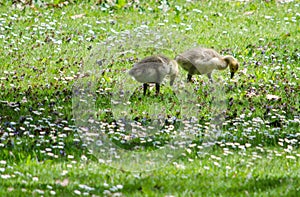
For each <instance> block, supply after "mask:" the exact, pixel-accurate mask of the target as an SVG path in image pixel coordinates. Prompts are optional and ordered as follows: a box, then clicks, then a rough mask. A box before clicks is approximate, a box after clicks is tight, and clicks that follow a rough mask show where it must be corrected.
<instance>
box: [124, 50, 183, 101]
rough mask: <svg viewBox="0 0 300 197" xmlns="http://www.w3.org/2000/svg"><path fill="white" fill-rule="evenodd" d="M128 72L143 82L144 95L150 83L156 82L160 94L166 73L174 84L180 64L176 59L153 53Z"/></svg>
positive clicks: (171, 83) (157, 91)
mask: <svg viewBox="0 0 300 197" xmlns="http://www.w3.org/2000/svg"><path fill="white" fill-rule="evenodd" d="M128 73H129V75H130V76H132V77H133V78H134V79H135V80H136V81H138V82H140V83H143V86H144V95H146V92H147V88H148V83H155V86H156V94H159V91H160V83H161V82H162V81H163V79H164V78H165V76H166V75H169V76H170V85H171V86H172V85H173V83H174V80H175V78H176V76H177V75H178V64H177V62H176V61H175V60H170V59H169V58H167V57H165V56H163V55H153V56H150V57H146V58H144V59H142V60H141V61H139V62H138V63H136V64H134V65H133V68H132V69H130V70H129V72H128Z"/></svg>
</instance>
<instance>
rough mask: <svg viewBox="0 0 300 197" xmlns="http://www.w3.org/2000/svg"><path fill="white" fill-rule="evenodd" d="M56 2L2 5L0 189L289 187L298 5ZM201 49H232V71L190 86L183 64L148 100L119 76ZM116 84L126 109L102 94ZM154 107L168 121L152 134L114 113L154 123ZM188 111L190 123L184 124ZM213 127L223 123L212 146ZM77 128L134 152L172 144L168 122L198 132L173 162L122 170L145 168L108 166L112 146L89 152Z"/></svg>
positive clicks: (294, 140)
mask: <svg viewBox="0 0 300 197" xmlns="http://www.w3.org/2000/svg"><path fill="white" fill-rule="evenodd" d="M38 2H39V3H40V4H39V3H38ZM59 2H60V1H55V2H52V3H50V4H45V3H44V2H42V1H35V4H34V7H30V6H28V5H26V4H23V3H11V2H6V3H0V4H2V5H1V6H0V13H1V14H0V29H1V31H0V46H1V47H0V51H1V57H0V64H1V67H0V137H1V138H0V158H1V159H0V182H1V184H0V195H1V196H31V195H37V196H50V195H57V196H76V195H90V196H92V195H94V196H297V194H298V193H299V192H300V191H299V189H300V188H299V180H300V179H299V157H300V151H299V136H300V134H299V111H300V109H299V103H300V102H299V76H300V70H299V59H300V51H299V46H298V45H299V44H298V41H299V39H300V29H299V20H300V15H299V11H298V10H299V6H300V5H299V3H297V2H296V1H291V2H289V3H282V2H281V1H246V2H239V1H218V0H215V1H187V2H186V1H176V2H168V1H159V2H155V1H148V2H144V1H143V2H140V3H131V4H130V3H127V2H125V1H117V4H115V5H110V4H109V3H104V4H98V3H97V2H95V1H90V2H88V3H83V2H81V1H77V2H75V1H69V4H63V3H59ZM116 32H119V33H116ZM196 45H200V46H206V47H212V48H215V49H216V50H217V51H219V52H220V53H221V54H231V55H234V56H235V57H236V58H237V59H238V60H239V62H240V64H241V67H240V69H239V72H238V73H237V74H236V76H235V78H234V80H228V78H229V71H223V72H215V73H214V76H213V77H214V79H215V80H216V86H212V85H210V84H209V83H208V79H207V77H206V76H194V81H195V82H194V83H193V84H191V85H188V84H186V83H185V82H184V81H185V78H186V73H185V71H183V70H181V71H180V72H181V75H180V77H179V78H178V79H177V80H176V84H175V87H177V89H176V88H171V87H169V86H168V85H167V83H165V84H163V86H162V87H161V91H162V94H161V96H160V97H156V96H155V95H154V89H151V90H150V95H149V96H148V97H143V96H142V89H141V86H140V84H138V83H134V82H133V81H127V80H129V79H127V78H124V76H126V75H125V72H126V71H127V70H128V69H129V68H130V67H131V66H132V64H133V63H134V62H136V61H138V59H141V58H143V57H145V56H147V55H152V54H156V53H162V54H165V55H167V56H169V57H175V56H176V54H178V53H180V52H182V51H184V50H186V49H188V48H190V47H192V46H196ZM1 49H2V50H1ZM94 60H101V62H102V65H101V66H100V64H95V63H94V62H93V61H94ZM124 81H125V82H128V83H124ZM218 81H219V82H220V83H219V82H218ZM91 82H92V83H91ZM181 82H183V83H182V84H183V86H184V88H187V89H188V92H184V91H183V88H180V87H181V86H180V85H182V84H181ZM91 84H92V85H91ZM127 84H132V85H131V86H129V85H127ZM218 85H219V86H218ZM80 87H85V89H87V91H86V92H84V93H83V92H80V91H81V90H80ZM119 90H121V91H122V90H124V92H125V98H126V99H127V100H125V101H130V103H129V104H128V105H124V106H125V107H120V105H116V106H113V105H111V103H110V100H111V97H112V96H113V94H115V93H116V92H118V91H119ZM78 92H79V94H78V95H77V93H78ZM86 93H87V94H86ZM89 93H90V94H91V95H93V96H92V97H89V96H87V95H89ZM119 93H120V94H122V92H119ZM120 94H117V95H116V96H117V97H116V99H119V98H120V97H119V95H120ZM79 96H82V99H81V100H80V99H78V98H79ZM114 98H115V97H114ZM76 99H78V100H76ZM85 99H86V100H87V101H88V102H87V104H83V103H82V100H85ZM218 99H219V100H218ZM122 101H124V100H122ZM216 105H217V106H216ZM155 107H156V108H155ZM163 108H166V110H161V109H163ZM89 109H92V110H89ZM158 110H160V112H161V113H162V115H163V116H162V117H163V118H161V120H162V121H165V125H164V129H163V130H162V132H159V133H155V134H152V133H151V134H152V135H151V136H150V137H149V136H147V135H146V137H145V136H144V135H145V134H139V135H140V136H139V135H138V137H136V136H134V135H131V133H128V132H126V131H123V130H122V124H120V122H118V121H117V120H116V117H120V118H122V115H121V114H122V113H123V112H124V111H127V112H128V111H130V113H129V116H130V117H129V118H128V119H129V120H131V121H132V119H134V120H135V121H136V122H140V123H141V124H142V125H143V126H152V125H151V123H152V121H153V119H155V117H159V113H157V112H158ZM117 114H119V115H117ZM191 116H196V118H197V120H196V121H195V122H192V123H191V122H189V123H187V124H185V125H182V123H181V120H182V119H184V118H185V117H187V118H190V117H191ZM91 117H92V119H93V120H95V122H94V124H86V121H85V120H87V119H89V120H90V118H91ZM78 118H79V119H78ZM81 119H83V120H84V121H82V122H81ZM166 119H167V120H166ZM220 123H222V124H220ZM212 125H217V127H218V128H219V129H221V131H222V132H221V133H220V135H218V136H215V138H213V140H214V141H213V142H214V143H213V145H209V146H208V144H207V135H211V134H212V133H211V132H209V131H210V129H211V126H212ZM80 126H84V127H87V128H90V129H91V128H92V127H93V126H96V127H97V128H98V127H100V128H102V129H103V131H104V132H106V133H108V134H109V135H108V136H109V137H110V138H111V139H112V140H113V141H114V142H115V143H116V144H117V145H118V146H121V147H123V148H127V149H129V150H132V149H134V150H135V151H137V152H138V151H139V150H144V149H143V148H149V150H152V149H158V148H159V147H161V144H165V143H166V144H168V143H171V142H172V140H171V139H173V138H174V137H176V132H174V130H180V129H181V130H182V131H184V132H185V133H188V134H189V135H188V137H191V139H192V140H191V142H189V143H188V144H187V146H186V147H185V148H183V149H180V150H178V151H179V153H180V156H178V157H175V159H173V160H171V162H164V161H165V160H161V161H160V162H161V163H159V165H163V166H164V167H161V168H157V166H156V168H155V169H153V170H152V171H139V172H130V171H126V169H137V170H138V169H140V168H143V167H144V168H146V166H143V165H144V163H138V162H137V163H135V162H129V164H128V165H127V166H125V165H124V166H122V168H123V169H115V168H112V167H110V166H109V165H107V164H105V163H106V162H108V161H107V158H108V157H107V156H109V154H104V153H103V155H101V154H100V156H99V155H97V153H95V150H96V151H97V150H99V148H98V147H96V148H95V149H93V148H94V147H93V146H89V143H90V142H88V141H85V140H86V139H85V138H82V133H81V132H82V130H81V129H82V128H80ZM173 128H175V129H173ZM146 134H148V133H146ZM141 136H142V137H141ZM159 143H161V144H159ZM207 146H208V147H207ZM90 148H92V149H93V151H94V154H91V151H90V150H89V149H90ZM105 148H106V149H105ZM105 148H104V149H105V150H108V149H107V148H108V147H105ZM180 151H181V152H180ZM149 152H150V153H151V151H149ZM179 153H178V154H179ZM104 155H105V156H104ZM125 155H126V154H125ZM175 155H176V154H175ZM102 156H103V157H104V160H101V161H102V162H98V159H99V158H98V157H100V158H102ZM121 156H122V155H121ZM121 158H122V159H124V161H126V162H128V161H130V159H131V158H124V157H121ZM146 158H147V157H146ZM103 162H104V164H103ZM149 166H150V168H151V165H150V164H149Z"/></svg>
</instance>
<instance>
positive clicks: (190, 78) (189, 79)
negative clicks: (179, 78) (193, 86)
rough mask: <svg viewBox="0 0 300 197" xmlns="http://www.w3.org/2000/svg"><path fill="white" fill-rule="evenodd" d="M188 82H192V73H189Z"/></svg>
mask: <svg viewBox="0 0 300 197" xmlns="http://www.w3.org/2000/svg"><path fill="white" fill-rule="evenodd" d="M187 82H192V75H191V74H188V75H187Z"/></svg>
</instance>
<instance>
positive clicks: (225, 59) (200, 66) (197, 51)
mask: <svg viewBox="0 0 300 197" xmlns="http://www.w3.org/2000/svg"><path fill="white" fill-rule="evenodd" d="M175 60H176V61H177V63H178V64H179V65H180V66H181V67H182V68H183V69H184V70H186V71H188V76H187V80H188V81H189V82H190V81H191V79H192V76H193V75H195V74H206V75H207V76H208V78H209V80H210V81H211V82H212V77H211V74H212V71H213V70H215V69H216V70H224V69H226V68H227V67H228V66H229V69H230V73H231V76H230V77H231V79H232V78H233V76H234V73H235V72H236V71H237V70H238V68H239V63H238V61H237V60H236V59H235V58H234V57H232V56H230V55H226V56H221V55H220V54H219V53H217V52H216V51H215V50H213V49H208V48H201V47H197V48H193V49H190V50H187V51H185V52H183V53H182V54H179V55H178V56H177V57H176V58H175Z"/></svg>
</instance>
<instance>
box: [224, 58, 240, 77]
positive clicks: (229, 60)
mask: <svg viewBox="0 0 300 197" xmlns="http://www.w3.org/2000/svg"><path fill="white" fill-rule="evenodd" d="M224 60H225V62H226V63H227V65H228V66H229V69H230V78H231V79H232V78H233V76H234V73H236V71H237V70H238V69H239V63H238V61H237V60H236V59H235V58H234V57H232V56H230V55H227V56H225V57H224Z"/></svg>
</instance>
